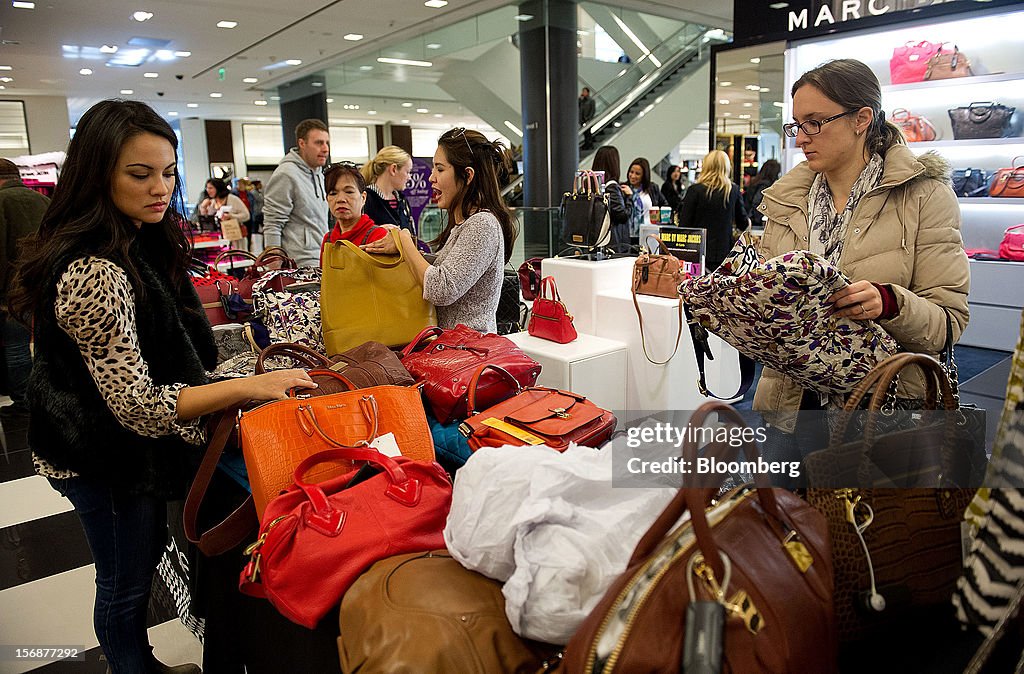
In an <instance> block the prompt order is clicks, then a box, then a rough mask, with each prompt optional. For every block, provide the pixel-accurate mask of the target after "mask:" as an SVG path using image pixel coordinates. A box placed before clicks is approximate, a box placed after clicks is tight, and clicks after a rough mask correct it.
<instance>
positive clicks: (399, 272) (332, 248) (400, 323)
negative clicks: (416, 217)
mask: <svg viewBox="0 0 1024 674" xmlns="http://www.w3.org/2000/svg"><path fill="white" fill-rule="evenodd" d="M390 236H391V237H392V239H393V240H394V243H395V246H396V248H397V249H398V251H399V253H398V255H370V254H369V253H367V252H365V251H364V250H362V249H361V248H359V246H356V245H355V244H353V243H352V242H351V241H335V242H334V243H329V244H326V245H325V246H324V249H323V263H324V264H323V270H324V281H323V284H324V286H323V287H324V294H323V298H322V300H321V304H322V312H323V313H322V315H323V333H324V344H325V346H326V347H327V352H328V353H341V352H342V351H346V350H348V349H351V348H352V347H354V346H358V345H360V344H362V343H363V342H366V341H370V340H372V341H375V342H380V343H381V344H384V345H386V346H405V345H406V344H408V343H409V341H410V340H411V339H412V338H413V337H415V336H416V334H417V333H418V332H419V331H420V330H422V329H423V328H425V327H427V326H430V325H436V324H437V316H436V314H435V311H434V305H432V304H431V303H430V302H428V301H426V300H425V299H423V286H422V285H421V284H420V282H419V280H418V279H417V278H416V274H415V272H414V271H413V269H412V266H411V265H410V264H409V262H408V260H406V259H405V257H404V256H403V255H402V253H401V250H402V245H401V242H400V241H399V239H398V231H397V230H393V231H392V232H391V234H390Z"/></svg>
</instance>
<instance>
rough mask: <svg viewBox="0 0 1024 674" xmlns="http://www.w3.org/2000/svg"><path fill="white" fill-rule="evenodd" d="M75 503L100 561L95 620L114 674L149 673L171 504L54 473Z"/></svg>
mask: <svg viewBox="0 0 1024 674" xmlns="http://www.w3.org/2000/svg"><path fill="white" fill-rule="evenodd" d="M50 484H51V485H53V487H54V489H56V490H57V491H59V492H60V493H61V495H63V496H66V497H67V498H68V500H70V501H71V503H72V505H74V506H75V512H76V513H78V517H79V519H81V520H82V527H83V528H84V529H85V537H86V539H87V540H88V541H89V549H90V550H91V551H92V556H93V561H94V562H95V564H96V605H95V607H94V612H93V626H94V628H95V630H96V638H97V639H98V640H99V642H100V647H101V648H102V649H103V653H104V654H105V655H106V656H107V661H108V663H109V665H110V669H111V671H112V672H113V674H146V673H147V672H150V671H152V670H153V664H154V660H153V654H152V649H151V648H150V646H149V636H148V635H147V633H146V611H147V608H148V606H149V594H150V587H151V586H152V584H153V576H154V575H155V573H156V567H157V564H159V562H160V556H161V554H162V552H163V548H164V543H165V542H166V538H167V504H166V503H165V502H164V501H163V500H161V499H158V498H154V497H151V496H139V495H130V494H125V493H124V492H121V491H117V490H113V489H111V488H110V487H108V486H106V485H102V484H98V483H96V482H93V481H91V480H87V479H85V478H82V477H74V478H70V479H66V480H55V479H52V478H51V479H50Z"/></svg>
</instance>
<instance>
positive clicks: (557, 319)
mask: <svg viewBox="0 0 1024 674" xmlns="http://www.w3.org/2000/svg"><path fill="white" fill-rule="evenodd" d="M527 332H529V333H530V334H531V335H533V336H534V337H540V338H541V339H547V340H550V341H552V342H558V343H559V344H568V343H569V342H571V341H573V340H574V339H576V337H577V335H576V328H575V327H574V326H573V324H572V314H570V313H569V310H568V309H566V308H565V305H564V304H562V298H561V297H559V296H558V286H556V285H555V277H554V276H545V277H544V278H543V279H542V280H541V283H540V296H538V297H537V299H535V300H534V301H533V309H531V310H530V323H529V324H528V326H527Z"/></svg>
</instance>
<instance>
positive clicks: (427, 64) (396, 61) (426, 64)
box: [377, 56, 434, 68]
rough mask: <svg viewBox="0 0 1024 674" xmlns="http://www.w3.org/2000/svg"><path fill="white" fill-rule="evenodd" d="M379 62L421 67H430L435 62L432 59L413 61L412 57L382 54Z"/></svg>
mask: <svg viewBox="0 0 1024 674" xmlns="http://www.w3.org/2000/svg"><path fill="white" fill-rule="evenodd" d="M377 63H390V64H392V65H396V66H418V67H420V68H430V67H432V66H433V65H434V64H433V63H431V62H430V61H412V60H410V59H393V58H388V57H387V56H381V57H379V58H378V59H377Z"/></svg>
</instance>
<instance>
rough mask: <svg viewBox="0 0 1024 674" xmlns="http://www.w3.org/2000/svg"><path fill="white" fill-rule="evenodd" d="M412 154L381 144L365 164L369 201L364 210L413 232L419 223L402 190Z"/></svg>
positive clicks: (377, 220)
mask: <svg viewBox="0 0 1024 674" xmlns="http://www.w3.org/2000/svg"><path fill="white" fill-rule="evenodd" d="M410 171H412V157H410V156H409V153H408V152H406V151H405V150H403V149H402V148H400V147H396V146H395V145H388V146H386V147H383V148H381V151H380V152H378V153H377V156H376V157H374V158H373V159H371V160H370V161H368V162H366V163H365V164H363V168H362V170H361V172H362V174H363V178H364V179H365V180H366V204H365V205H364V206H363V213H365V214H366V215H368V216H370V219H371V220H373V221H374V222H375V223H377V224H378V225H397V226H398V227H401V228H402V229H407V230H409V232H411V233H412V234H413V235H414V236H415V235H416V234H417V231H416V229H417V228H416V226H415V225H414V224H413V221H412V214H411V212H410V211H409V202H408V201H406V200H405V196H404V195H403V194H402V190H404V189H405V187H406V185H407V184H408V183H409V173H410Z"/></svg>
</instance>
